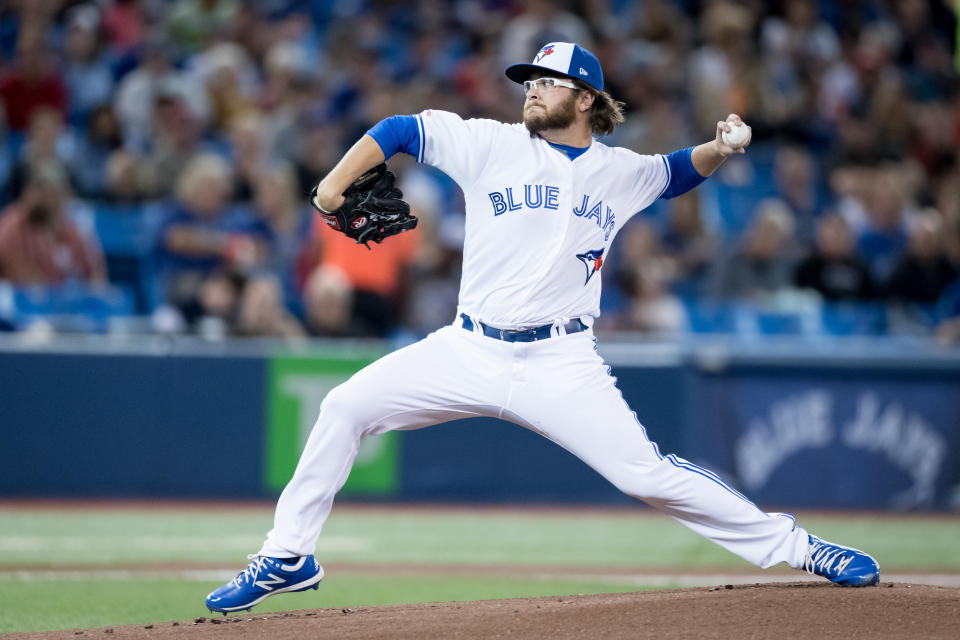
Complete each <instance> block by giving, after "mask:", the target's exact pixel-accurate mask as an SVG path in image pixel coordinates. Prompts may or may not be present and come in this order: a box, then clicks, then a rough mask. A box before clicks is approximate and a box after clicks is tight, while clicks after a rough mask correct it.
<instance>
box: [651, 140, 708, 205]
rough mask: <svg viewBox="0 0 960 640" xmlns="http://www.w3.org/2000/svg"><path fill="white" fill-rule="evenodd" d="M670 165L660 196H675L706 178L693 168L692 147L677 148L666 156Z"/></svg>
mask: <svg viewBox="0 0 960 640" xmlns="http://www.w3.org/2000/svg"><path fill="white" fill-rule="evenodd" d="M667 163H668V164H669V166H670V181H669V182H668V183H667V188H666V189H665V190H664V191H663V193H662V194H661V195H660V197H661V198H675V197H677V196H679V195H683V194H684V193H686V192H687V191H690V189H693V188H694V187H696V186H697V185H698V184H700V183H701V182H703V181H704V180H706V178H704V177H703V176H702V175H700V174H699V173H697V170H696V169H694V168H693V147H687V148H686V149H678V150H677V151H674V152H673V153H671V154H670V155H668V156H667Z"/></svg>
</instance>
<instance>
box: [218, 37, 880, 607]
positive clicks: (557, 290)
mask: <svg viewBox="0 0 960 640" xmlns="http://www.w3.org/2000/svg"><path fill="white" fill-rule="evenodd" d="M506 75H507V77H508V78H509V79H510V80H512V81H514V82H517V83H519V84H521V85H522V86H523V89H524V96H525V100H524V102H523V113H522V122H520V123H517V124H504V123H501V122H496V121H493V120H482V119H471V120H464V119H462V118H461V117H460V116H458V115H456V114H454V113H449V112H444V111H435V110H427V111H423V112H422V113H419V114H417V115H412V116H409V115H399V116H393V117H390V118H387V119H385V120H383V121H381V122H380V123H378V124H377V125H376V126H374V127H373V128H372V129H370V131H368V132H367V134H366V135H364V136H363V137H362V138H361V139H360V140H359V141H358V142H357V143H356V144H355V145H354V146H353V147H352V148H351V149H350V150H349V151H348V152H347V153H346V155H344V157H343V158H342V160H341V161H340V162H339V164H338V165H337V166H336V167H335V168H334V169H333V170H332V171H331V172H330V173H329V175H327V176H326V177H325V178H324V179H323V181H322V182H321V183H320V184H319V185H318V186H317V187H316V188H315V189H314V190H313V192H312V193H311V202H312V204H313V206H314V207H315V208H316V209H317V210H318V212H319V213H320V215H321V216H322V217H323V219H324V221H325V222H326V223H327V224H329V225H330V226H331V227H333V228H335V229H337V230H340V231H342V232H343V233H346V234H347V235H348V236H350V237H352V238H354V239H356V240H357V242H362V243H365V244H368V243H369V242H374V243H376V242H380V241H382V240H383V239H384V238H387V237H389V236H391V235H394V234H397V233H402V232H403V231H406V230H408V229H411V228H413V227H414V226H415V225H416V219H415V218H413V217H412V216H410V210H409V207H408V206H407V205H406V203H404V202H403V200H402V194H401V193H400V192H399V190H397V189H396V187H395V186H394V184H393V174H392V173H390V172H388V171H386V168H385V166H382V165H383V163H384V162H385V160H387V159H389V158H390V157H391V156H393V155H394V154H396V153H400V152H402V153H407V154H410V155H412V156H415V157H416V158H417V160H418V161H420V162H426V163H429V164H431V165H433V166H435V167H437V168H439V169H441V170H442V171H444V172H445V173H446V174H447V175H449V176H450V177H451V178H453V180H455V181H456V182H457V184H458V185H459V186H460V188H461V189H462V190H463V193H464V196H465V200H466V236H465V238H466V239H465V242H464V257H463V277H462V281H461V284H460V298H459V308H458V310H457V314H456V317H455V318H453V319H452V323H451V324H450V325H448V326H445V327H443V328H441V329H439V330H437V331H435V332H434V333H432V334H430V335H429V336H428V337H426V338H425V339H423V340H421V341H420V342H418V343H416V344H413V345H410V346H408V347H405V348H403V349H400V350H398V351H395V352H394V353H391V354H390V355H388V356H386V357H384V358H382V359H381V360H379V361H377V362H375V363H373V364H371V365H370V366H368V367H366V368H365V369H363V370H362V371H360V372H359V373H357V374H356V375H354V376H353V377H352V378H350V380H348V381H347V382H345V383H344V384H342V385H340V386H339V387H337V388H335V389H334V390H333V391H331V392H330V393H329V394H328V395H327V397H326V398H325V400H324V401H323V404H322V407H321V409H320V415H319V417H318V419H317V422H316V425H315V426H314V427H313V431H312V433H311V435H310V437H309V440H308V441H307V444H306V447H305V448H304V451H303V453H302V456H301V458H300V462H299V464H298V466H297V469H296V472H295V474H294V476H293V478H292V479H291V480H290V483H289V484H288V485H287V487H286V489H284V491H283V493H282V495H281V496H280V500H279V502H278V504H277V510H276V516H275V520H274V527H273V529H272V530H271V531H270V532H269V534H268V535H267V539H266V541H265V542H264V543H263V547H262V548H261V549H260V551H259V552H258V553H257V554H256V555H254V556H251V557H250V559H251V560H252V562H251V563H250V565H249V566H248V567H247V568H246V569H245V570H244V571H242V572H241V573H240V574H238V575H237V577H236V578H235V579H233V580H232V581H230V582H228V583H226V584H225V585H223V586H221V587H220V588H218V589H217V590H216V591H214V592H213V593H211V594H210V595H208V596H207V599H206V605H207V607H208V608H209V609H210V610H211V611H221V612H223V613H227V612H230V611H240V610H244V609H250V608H251V607H252V606H254V605H256V604H257V603H259V602H260V601H262V600H263V599H264V598H266V597H268V596H271V595H274V594H277V593H283V592H288V591H302V590H304V589H311V588H314V589H315V588H317V585H318V583H319V581H320V579H321V578H322V577H323V569H322V568H321V567H320V565H319V564H318V563H317V561H316V559H315V558H314V556H313V553H314V550H315V546H316V541H317V538H318V536H319V535H320V533H321V529H322V528H323V523H324V521H325V520H326V518H327V516H328V514H329V513H330V508H331V506H332V505H333V499H334V495H335V494H336V493H337V491H338V490H339V489H340V487H341V486H342V485H343V483H344V482H345V481H346V479H347V475H348V474H349V472H350V468H351V465H352V463H353V460H354V457H355V456H356V455H357V445H358V443H359V442H360V440H361V439H363V438H365V437H367V436H370V435H377V434H381V433H385V432H387V431H391V430H394V429H419V428H422V427H428V426H431V425H435V424H437V423H441V422H446V421H449V420H456V419H459V418H468V417H471V416H491V417H496V418H501V419H504V420H509V421H511V422H514V423H516V424H518V425H520V426H523V427H526V428H528V429H531V430H533V431H535V432H537V433H539V434H542V435H543V436H544V437H546V438H549V439H550V440H552V441H553V442H556V443H557V444H559V445H560V446H562V447H564V448H565V449H567V450H568V451H570V452H571V453H573V454H574V455H576V456H577V457H579V458H580V459H581V460H583V461H584V462H585V463H587V464H588V465H590V466H591V467H592V468H594V469H595V470H596V471H597V472H599V473H600V474H601V475H603V476H604V477H605V478H607V479H608V480H609V481H610V482H612V483H613V484H614V485H615V486H616V487H617V488H619V489H620V490H621V491H623V492H625V493H627V494H628V495H631V496H634V497H636V498H637V499H640V500H643V501H645V502H647V503H648V504H650V505H652V506H653V507H656V508H657V509H659V510H661V511H663V512H664V513H666V514H668V515H670V516H671V517H673V518H675V519H676V520H677V521H679V522H680V523H681V524H683V525H685V526H687V527H689V528H690V529H692V530H693V531H695V532H697V533H699V534H700V535H702V536H704V537H706V538H709V539H710V540H712V541H714V542H716V543H717V544H719V545H721V546H722V547H724V548H726V549H729V550H730V551H732V552H733V553H735V554H737V555H739V556H740V557H742V558H744V559H745V560H747V561H748V562H751V563H753V564H755V565H757V566H758V567H763V568H766V567H770V566H772V565H775V564H777V563H780V562H785V563H787V564H788V565H790V566H791V567H794V568H796V569H802V570H806V571H808V572H810V573H815V574H817V575H820V576H823V577H824V578H827V579H829V580H831V581H833V582H835V583H838V584H841V585H845V586H867V585H875V584H877V582H878V581H879V567H878V565H877V563H876V561H875V560H874V559H873V558H872V557H870V556H869V555H867V554H865V553H863V552H862V551H859V550H857V549H852V548H848V547H843V546H840V545H837V544H833V543H830V542H826V541H824V540H821V539H819V538H817V537H815V536H813V535H810V534H809V533H808V532H807V531H805V530H804V529H803V528H801V527H800V526H799V525H798V524H797V523H796V522H795V520H794V518H793V517H792V516H791V515H789V514H783V513H766V512H764V511H763V510H761V509H759V508H758V507H757V506H756V505H755V504H753V503H752V502H751V501H750V500H749V499H748V498H746V497H744V496H743V495H742V494H741V493H739V492H738V491H737V490H735V489H734V488H732V487H730V486H729V485H727V484H726V483H725V482H724V481H723V480H722V479H721V478H720V477H718V476H717V475H716V474H715V473H712V472H710V471H708V470H707V469H703V468H701V467H698V466H697V465H694V464H692V463H690V462H688V461H687V460H684V459H683V458H680V457H678V456H676V455H673V454H667V455H665V454H663V453H662V452H661V451H660V450H659V449H658V448H657V445H656V444H655V443H654V442H651V441H650V439H649V438H648V437H647V433H646V431H645V430H644V427H643V425H641V424H640V423H639V422H638V420H637V418H636V415H635V414H634V412H633V411H632V410H631V409H630V407H629V406H627V404H626V402H625V401H624V400H623V397H622V396H621V394H620V390H619V389H617V386H616V380H615V378H613V377H612V376H611V375H610V371H609V368H608V367H607V366H606V365H605V364H604V362H603V360H602V358H601V357H600V356H599V355H598V354H597V352H596V346H595V344H596V340H595V338H594V336H593V332H592V330H591V327H592V324H593V322H594V320H595V318H596V317H597V316H598V315H599V302H600V276H599V275H598V272H599V271H600V270H601V269H602V268H603V263H604V261H605V260H606V259H607V257H608V256H609V253H610V247H611V244H612V243H613V241H614V239H615V238H616V236H617V233H618V232H619V231H620V229H622V228H623V226H624V224H626V222H627V221H628V220H629V219H630V217H631V216H633V215H635V214H636V213H637V212H639V211H642V210H643V209H644V208H646V207H647V206H648V205H650V204H651V203H652V202H654V201H655V200H657V199H658V198H672V197H674V196H677V195H680V194H682V193H684V192H686V191H689V190H690V189H692V188H694V187H696V186H697V185H698V184H700V183H701V182H702V181H703V180H704V179H705V178H706V177H707V176H709V175H711V174H712V173H713V172H714V171H716V170H717V168H718V167H719V166H720V165H721V164H723V162H724V160H725V159H726V158H727V157H728V156H730V155H733V154H736V153H744V152H745V147H747V145H749V143H750V131H749V127H746V125H745V124H744V123H743V122H742V121H741V119H740V117H739V116H737V115H735V114H731V115H730V116H728V117H727V118H726V120H724V121H720V122H718V123H717V129H716V136H715V138H714V139H713V140H710V141H709V142H706V143H704V144H701V145H698V146H696V147H691V148H688V149H681V150H679V151H674V152H673V153H671V154H669V155H666V156H661V155H653V156H644V155H639V154H637V153H634V152H632V151H630V150H628V149H623V148H616V147H608V146H607V145H605V144H603V143H602V142H600V141H599V140H598V139H597V137H599V136H603V135H605V134H608V133H610V132H611V131H613V129H614V127H616V125H617V124H618V123H620V122H622V121H623V115H622V111H621V108H622V106H623V105H622V104H621V103H618V102H616V101H615V100H614V99H613V98H612V97H611V96H610V95H609V94H607V93H605V92H604V90H603V88H604V84H603V71H602V69H601V67H600V63H599V61H598V60H597V58H596V57H595V56H594V55H593V54H592V53H590V52H589V51H587V50H586V49H584V48H583V47H581V46H579V45H577V44H573V43H568V42H553V43H550V44H548V45H546V46H544V47H543V48H542V49H540V50H539V51H538V52H537V54H536V56H535V57H534V59H533V61H532V62H531V63H530V64H515V65H513V66H510V67H508V68H507V69H506ZM368 246H369V244H368ZM370 389H377V394H375V395H374V396H371V395H370V392H369V391H370Z"/></svg>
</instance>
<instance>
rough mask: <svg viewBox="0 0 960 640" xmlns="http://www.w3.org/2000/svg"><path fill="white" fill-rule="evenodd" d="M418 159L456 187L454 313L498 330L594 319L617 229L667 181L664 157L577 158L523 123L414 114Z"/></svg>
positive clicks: (599, 152) (607, 150)
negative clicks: (458, 276) (460, 224)
mask: <svg viewBox="0 0 960 640" xmlns="http://www.w3.org/2000/svg"><path fill="white" fill-rule="evenodd" d="M417 121H418V124H419V125H420V126H421V127H422V128H421V131H420V140H421V143H420V147H421V148H420V151H419V155H418V158H417V159H418V160H420V161H421V162H426V163H428V164H431V165H433V166H435V167H437V168H438V169H440V170H442V171H443V172H444V173H446V174H447V175H449V176H450V177H451V178H453V180H455V181H456V182H457V184H458V185H460V188H461V189H462V190H463V193H464V197H465V200H466V218H467V221H466V241H465V244H464V255H463V277H462V281H461V284H460V311H461V312H465V313H467V314H468V315H470V316H471V317H474V318H477V319H479V320H480V321H482V322H485V323H487V324H490V325H494V326H497V327H501V328H517V327H529V326H535V325H542V324H549V323H551V322H554V321H557V320H565V319H570V318H581V317H586V316H589V317H593V318H595V317H596V316H598V315H599V314H600V276H599V274H598V271H599V269H600V267H601V266H602V264H603V260H604V259H605V258H606V257H607V256H608V255H609V249H610V244H611V243H612V242H613V239H614V238H615V237H616V235H617V232H618V231H619V230H620V229H622V228H623V225H624V224H625V223H626V221H627V220H629V219H630V217H631V216H633V215H634V214H635V213H637V212H638V211H640V210H642V209H644V208H646V207H647V206H649V205H650V204H651V203H652V202H653V201H654V200H656V199H657V198H658V197H659V196H660V195H661V194H662V193H663V191H664V189H665V188H666V186H667V184H668V183H669V180H670V174H669V164H668V163H667V161H666V158H665V157H663V156H659V155H656V156H644V155H640V154H637V153H634V152H632V151H629V150H627V149H623V148H614V147H608V146H606V145H605V144H603V143H601V142H598V141H594V142H593V144H591V145H590V147H589V149H587V151H586V152H584V153H583V154H582V155H580V156H579V157H577V158H576V159H574V160H572V161H571V160H570V159H569V158H568V157H567V156H566V154H565V153H563V152H562V151H559V150H557V149H555V148H553V147H551V146H550V145H549V144H548V143H547V142H546V141H545V140H543V139H542V138H540V137H539V136H531V135H530V133H529V131H527V129H526V127H524V125H523V124H504V123H502V122H497V121H494V120H464V119H462V118H461V117H460V116H458V115H456V114H454V113H449V112H446V111H435V110H429V111H424V112H423V113H421V114H420V115H418V116H417Z"/></svg>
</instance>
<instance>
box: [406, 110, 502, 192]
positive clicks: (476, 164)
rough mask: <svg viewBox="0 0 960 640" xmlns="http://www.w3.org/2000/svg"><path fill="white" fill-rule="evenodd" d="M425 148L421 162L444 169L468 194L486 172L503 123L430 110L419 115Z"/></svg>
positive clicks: (419, 155)
mask: <svg viewBox="0 0 960 640" xmlns="http://www.w3.org/2000/svg"><path fill="white" fill-rule="evenodd" d="M417 122H418V123H419V125H420V127H421V131H420V140H421V148H420V152H419V154H418V156H417V160H419V161H420V162H425V163H426V164H429V165H433V166H434V167H436V168H438V169H440V170H441V171H443V172H444V173H446V174H447V175H448V176H450V177H451V178H453V180H454V181H455V182H456V183H457V184H459V185H460V188H461V189H463V190H464V191H467V190H468V189H469V187H470V185H472V184H473V183H474V182H475V181H476V180H477V178H479V177H480V173H481V172H482V171H483V168H484V166H486V164H487V159H488V158H489V156H490V151H491V149H492V147H493V144H494V141H495V139H496V136H497V132H498V127H502V126H504V125H502V124H501V123H498V122H495V121H493V120H481V119H470V120H464V119H463V118H461V117H460V116H458V115H457V114H455V113H450V112H449V111H438V110H436V109H430V110H427V111H424V112H422V113H420V114H418V115H417Z"/></svg>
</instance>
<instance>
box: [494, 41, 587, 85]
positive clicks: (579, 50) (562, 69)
mask: <svg viewBox="0 0 960 640" xmlns="http://www.w3.org/2000/svg"><path fill="white" fill-rule="evenodd" d="M544 72H552V73H559V74H560V75H563V76H568V77H570V78H579V79H580V80H583V81H584V82H586V83H587V84H588V85H590V86H591V87H593V88H594V89H596V90H597V91H603V69H601V68H600V61H599V60H597V56H595V55H593V54H592V53H590V52H589V51H587V50H586V49H584V48H583V47H581V46H580V45H578V44H575V43H573V42H551V43H550V44H548V45H546V46H544V47H543V48H542V49H540V51H538V52H537V55H536V57H534V59H533V62H531V63H530V64H514V65H510V66H509V67H507V68H506V69H505V70H504V73H505V74H507V77H508V78H510V79H511V80H513V81H514V82H516V83H518V84H523V83H524V82H525V81H526V80H529V79H530V76H532V75H533V74H534V73H544Z"/></svg>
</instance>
